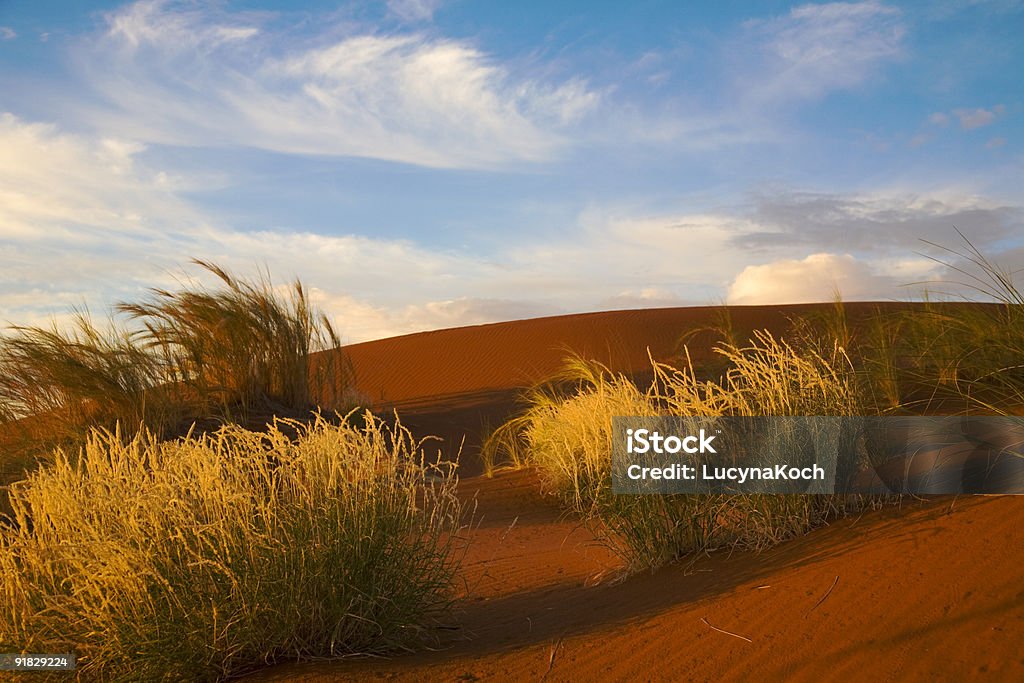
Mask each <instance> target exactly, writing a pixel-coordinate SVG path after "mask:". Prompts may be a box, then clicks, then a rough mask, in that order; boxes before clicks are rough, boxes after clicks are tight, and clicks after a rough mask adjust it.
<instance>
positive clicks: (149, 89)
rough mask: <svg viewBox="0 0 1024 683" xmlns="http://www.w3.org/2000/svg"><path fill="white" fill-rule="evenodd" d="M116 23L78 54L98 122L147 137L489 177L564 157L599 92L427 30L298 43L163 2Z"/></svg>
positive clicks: (340, 29)
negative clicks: (523, 70) (508, 167)
mask: <svg viewBox="0 0 1024 683" xmlns="http://www.w3.org/2000/svg"><path fill="white" fill-rule="evenodd" d="M107 21H108V29H107V30H106V31H105V32H104V33H103V35H102V36H99V37H95V38H93V39H91V40H88V41H86V42H85V43H84V44H83V45H81V46H80V51H79V53H78V54H77V55H76V60H77V61H78V62H79V63H81V64H82V65H83V78H84V80H85V82H86V83H87V84H88V85H90V86H91V87H92V88H93V89H94V91H95V92H96V93H97V94H98V95H99V104H98V106H97V108H96V109H95V110H94V113H93V116H94V119H95V122H96V124H97V125H98V126H99V125H102V126H107V127H115V128H116V129H118V130H121V131H123V132H124V134H125V135H130V136H132V137H134V138H136V139H139V140H143V141H146V142H153V143H169V144H183V145H200V146H222V145H234V146H249V147H257V148H261V149H266V150H272V151H278V152H288V153H296V154H304V155H337V156H354V157H369V158H376V159H385V160H389V161H398V162H404V163H411V164H418V165H422V166H430V167H439V168H491V167H496V166H502V165H505V164H509V163H517V162H536V161H544V160H549V159H551V158H553V157H555V156H556V155H558V154H559V153H560V151H561V150H563V149H564V148H565V147H566V145H567V144H568V139H567V137H566V136H565V134H564V131H565V129H566V126H568V125H569V124H571V123H574V122H576V121H578V120H579V118H580V117H581V116H583V115H584V114H586V112H587V111H588V110H589V109H590V108H592V107H593V106H594V105H595V104H596V103H597V101H598V100H599V97H600V96H599V94H598V93H597V92H596V91H594V90H592V89H591V88H590V87H589V86H588V85H587V83H586V82H584V81H582V80H580V79H569V80H566V81H562V82H547V81H538V80H534V79H531V78H528V77H517V76H516V75H515V74H513V73H512V72H511V71H509V70H508V69H507V68H505V67H503V66H501V65H499V64H497V63H495V62H494V61H493V60H492V59H491V58H490V57H489V56H488V55H487V54H486V53H485V52H483V51H481V50H479V49H478V48H476V47H475V46H473V45H472V44H469V43H466V42H461V41H456V40H445V39H440V38H433V37H429V36H425V35H420V34H404V35H382V34H380V33H376V32H373V31H360V30H358V29H354V28H352V27H345V26H325V27H321V30H320V31H319V33H318V34H317V35H311V36H306V37H305V38H304V39H303V40H301V41H299V40H296V39H295V36H294V34H293V33H290V32H289V31H288V30H286V29H278V30H275V29H274V24H273V22H271V21H269V20H267V19H266V18H265V17H261V16H259V15H253V14H238V15H236V14H228V13H224V12H220V11H217V10H215V9H208V8H206V7H204V6H201V7H199V8H197V7H196V6H195V5H192V4H188V5H179V4H176V3H167V2H139V3H136V4H133V5H129V6H128V7H126V8H124V9H122V10H119V11H117V12H114V13H112V14H110V15H109V16H108V18H107Z"/></svg>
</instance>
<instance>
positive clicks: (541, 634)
mask: <svg viewBox="0 0 1024 683" xmlns="http://www.w3.org/2000/svg"><path fill="white" fill-rule="evenodd" d="M802 310H804V311H806V310H807V309H806V307H802ZM867 310H869V307H867V306H864V307H860V308H858V307H856V306H855V307H853V310H852V311H851V312H852V314H853V315H854V316H856V315H858V314H861V313H863V312H864V311H867ZM793 312H794V309H792V308H789V310H781V309H765V308H749V309H736V310H735V311H734V312H733V322H734V324H735V325H736V327H737V329H738V331H739V332H740V333H741V334H745V332H746V331H748V330H749V329H750V328H751V327H754V326H757V327H762V326H765V325H769V326H781V325H783V324H784V323H785V319H786V315H788V314H792V313H793ZM713 314H714V311H713V309H661V310H654V311H628V312H615V313H601V314H593V315H583V316H566V317H561V318H551V319H542V320H533V321H523V322H517V323H502V324H498V325H486V326H479V327H473V328H462V329H458V330H445V331H440V332H431V333H424V334H418V335H409V336H406V337H400V338H396V339H391V340H384V341H380V342H371V343H368V344H360V345H357V346H353V347H350V351H351V355H352V358H353V361H354V363H355V365H356V371H357V373H358V376H359V382H360V386H361V387H362V389H363V391H364V392H365V393H367V394H368V395H373V396H375V398H376V399H377V400H378V401H379V402H380V401H382V402H383V403H384V404H385V405H387V406H388V407H391V406H395V407H397V408H399V409H400V410H401V411H402V414H403V415H404V416H406V417H404V418H403V420H404V421H405V422H407V423H409V424H413V425H414V426H415V427H416V428H417V430H420V429H423V430H425V431H431V432H434V433H444V435H445V436H446V437H447V438H449V440H450V441H458V440H460V439H462V438H463V437H466V438H467V440H468V442H469V443H470V444H471V445H472V443H478V442H479V438H480V432H481V431H482V430H483V429H484V428H485V427H486V426H487V424H488V423H490V424H497V422H498V421H500V420H501V419H503V418H504V417H505V416H507V415H508V413H509V411H510V410H512V409H513V408H514V391H515V387H516V386H521V385H523V384H527V383H529V382H531V381H535V380H537V379H540V378H541V377H543V376H545V375H546V374H549V373H550V372H551V371H553V370H554V369H557V367H558V365H559V363H560V362H561V358H562V355H563V350H564V349H565V348H567V347H568V348H572V349H574V350H576V351H578V352H581V353H583V354H585V355H590V356H596V357H598V358H599V359H600V360H603V361H605V362H608V363H609V364H611V365H612V366H613V367H615V368H616V369H620V370H636V369H643V368H644V367H646V363H647V347H648V346H650V348H651V351H652V353H653V354H654V355H655V356H656V357H662V358H664V357H667V356H670V355H672V354H673V353H674V352H675V350H676V348H677V347H676V342H677V340H678V338H679V334H680V332H681V330H682V329H683V328H686V327H694V326H699V325H700V324H707V323H713V322H714V320H713ZM469 454H470V457H469V458H468V462H467V467H466V470H465V471H464V477H467V476H468V475H469V474H471V473H472V472H473V471H474V465H473V462H472V460H473V459H472V455H473V451H472V448H470V452H469ZM460 486H461V494H462V495H463V496H464V497H466V498H467V499H474V500H476V501H477V503H478V525H477V526H476V527H475V528H474V529H472V530H471V531H469V532H468V534H467V536H468V538H469V540H470V544H469V546H468V550H467V556H466V561H465V566H464V570H463V575H462V578H463V583H464V586H463V588H462V596H461V597H462V598H463V600H462V601H461V603H460V605H461V606H460V608H459V610H458V612H457V613H456V614H454V615H453V618H452V624H453V625H454V624H457V625H458V627H459V628H458V629H456V630H448V631H444V632H442V633H441V637H442V639H443V643H444V646H443V647H442V648H441V649H440V650H438V651H435V652H427V653H421V654H416V655H410V656H404V657H397V658H395V659H392V660H371V661H365V660H363V661H360V660H350V661H342V662H334V663H326V664H315V665H303V666H295V665H285V666H281V667H277V668H274V669H270V670H267V671H264V672H262V673H260V674H259V675H257V676H255V677H254V679H255V680H261V681H299V680H301V681H326V680H338V679H341V680H346V679H347V680H364V679H374V678H388V679H390V678H395V679H398V680H409V681H413V680H416V681H419V680H482V679H490V680H505V679H514V680H515V679H518V680H540V679H542V678H545V677H546V679H547V680H574V681H576V680H672V679H675V680H782V679H796V680H808V681H810V680H820V679H822V678H825V679H830V680H864V679H869V680H934V679H936V678H937V679H941V680H963V679H965V678H981V677H985V678H989V679H991V680H1024V580H1022V579H1024V570H1022V567H1024V497H961V498H959V499H957V500H953V499H950V498H945V499H941V500H933V501H928V502H909V503H906V504H905V505H904V506H903V508H902V509H900V510H897V509H886V510H882V511H879V512H873V513H867V514H865V515H863V516H862V517H861V518H859V519H854V520H845V521H843V522H840V523H837V524H835V525H833V526H831V527H828V528H825V529H821V530H818V531H815V532H813V533H811V534H809V535H808V536H805V537H803V538H801V539H797V540H795V541H791V542H788V543H785V544H783V545H781V546H779V547H777V548H775V549H774V550H771V551H768V552H766V553H763V554H760V555H754V554H746V553H737V554H734V555H732V556H731V557H730V556H727V555H726V554H718V555H714V556H712V557H704V558H700V559H698V560H697V561H695V562H694V563H692V564H691V565H689V566H685V567H684V566H677V567H669V568H667V569H665V570H662V571H660V572H658V573H656V574H654V575H643V576H637V577H633V578H631V579H629V580H627V581H625V582H620V583H615V582H613V581H611V580H610V579H611V578H612V577H613V576H615V574H616V569H617V568H618V566H619V565H618V562H617V558H615V557H614V555H612V554H611V553H610V552H609V551H608V550H607V549H605V548H603V547H602V546H600V545H598V544H596V543H595V538H594V536H593V534H591V533H590V532H589V531H588V530H586V529H585V528H583V527H582V526H581V525H580V524H579V522H578V520H575V519H573V518H572V517H569V516H566V515H564V514H563V513H562V512H560V511H559V509H558V508H557V507H556V506H555V505H554V504H553V503H552V502H551V501H550V500H548V499H545V498H543V497H542V496H541V495H540V494H539V493H538V488H539V487H538V482H537V481H536V479H535V477H534V476H533V475H532V474H531V473H529V472H517V473H504V474H501V475H499V476H497V477H495V478H494V479H486V478H483V477H472V476H468V478H464V480H463V482H462V484H461V485H460ZM837 577H838V579H837ZM712 627H716V628H718V629H722V630H724V631H728V632H731V633H732V634H735V635H729V634H727V633H722V632H719V631H716V630H714V628H712ZM737 636H742V638H741V637H737ZM748 639H749V642H748Z"/></svg>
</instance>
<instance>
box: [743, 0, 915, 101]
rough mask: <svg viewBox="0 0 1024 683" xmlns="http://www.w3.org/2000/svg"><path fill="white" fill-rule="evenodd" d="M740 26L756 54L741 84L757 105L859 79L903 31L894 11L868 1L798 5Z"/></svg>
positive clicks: (896, 48)
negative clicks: (754, 68) (778, 13)
mask: <svg viewBox="0 0 1024 683" xmlns="http://www.w3.org/2000/svg"><path fill="white" fill-rule="evenodd" d="M746 28H747V34H746V36H745V38H744V40H745V41H749V42H750V44H752V45H754V46H755V47H756V50H757V52H758V53H759V55H760V57H761V59H759V60H757V61H756V62H755V63H757V64H759V66H758V68H757V69H756V71H754V72H752V73H750V74H749V76H748V77H745V78H744V83H743V85H744V86H745V87H746V88H747V89H748V90H749V94H748V97H749V98H750V100H751V101H753V102H756V103H758V104H759V105H761V106H764V105H765V104H768V103H775V104H785V103H792V102H794V101H799V100H807V99H816V98H819V97H821V96H823V95H825V94H827V93H829V92H831V91H834V90H845V89H849V88H853V87H855V86H859V85H861V84H863V83H864V82H865V81H867V80H868V79H869V77H870V76H872V75H874V74H875V73H876V71H877V69H878V68H879V66H880V65H882V64H884V63H886V62H890V61H892V60H894V59H896V58H897V57H899V56H900V54H901V50H902V40H903V37H904V34H905V28H904V26H903V25H902V23H901V20H900V11H899V10H897V9H895V8H892V7H888V6H885V5H882V4H881V3H878V2H873V1H868V2H859V3H844V2H836V3H828V4H821V5H802V6H799V7H795V8H793V9H792V10H790V12H789V13H788V14H787V15H785V16H780V17H776V18H773V19H768V20H755V21H749V22H747V24H746Z"/></svg>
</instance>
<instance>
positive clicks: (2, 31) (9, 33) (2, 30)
mask: <svg viewBox="0 0 1024 683" xmlns="http://www.w3.org/2000/svg"><path fill="white" fill-rule="evenodd" d="M17 37H18V34H17V33H16V32H15V30H14V29H13V28H11V27H10V26H0V40H14V39H15V38H17Z"/></svg>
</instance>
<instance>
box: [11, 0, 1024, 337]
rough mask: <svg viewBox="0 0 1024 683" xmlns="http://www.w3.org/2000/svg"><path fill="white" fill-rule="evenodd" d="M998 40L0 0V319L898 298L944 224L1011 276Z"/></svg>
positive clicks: (446, 312) (987, 19)
mask: <svg viewBox="0 0 1024 683" xmlns="http://www.w3.org/2000/svg"><path fill="white" fill-rule="evenodd" d="M1022 34H1024V3H1021V2H1012V1H1010V0H992V1H989V2H985V1H980V0H975V1H970V0H949V1H946V2H943V1H939V2H933V3H908V4H899V3H883V2H861V3H829V4H789V3H782V2H763V3H747V2H717V3H675V2H672V3H669V2H664V3H662V2H636V3H630V4H629V5H628V9H626V5H623V4H622V3H612V2H579V3H571V2H564V3H526V2H522V3H508V2H469V1H468V0H451V1H448V2H445V1H443V0H392V1H390V2H378V3H336V2H335V3H327V2H315V3H305V4H300V3H276V2H217V3H206V2H138V3H129V4H122V3H115V2H100V3H88V2H48V1H45V0H41V1H40V2H31V3H29V2H11V1H4V0H0V320H6V321H9V322H11V323H15V324H26V323H32V324H35V323H41V322H43V321H45V320H47V319H49V318H50V317H51V316H56V317H57V319H58V321H60V320H64V319H66V317H65V316H66V315H67V311H68V310H69V308H70V307H72V306H82V305H86V306H88V307H89V308H90V309H91V310H92V311H93V312H94V313H100V314H102V313H104V312H105V311H106V310H107V307H108V306H109V304H111V303H113V302H114V301H118V300H124V299H132V298H137V297H139V296H141V295H143V294H144V292H145V290H146V288H147V287H150V286H167V285H172V284H173V283H174V281H175V278H180V277H183V274H187V273H189V272H190V271H189V270H188V269H187V268H186V269H183V265H184V264H186V263H187V261H188V259H189V258H190V257H201V258H204V259H210V260H214V261H216V262H218V263H221V264H223V265H225V266H227V267H229V268H232V269H234V270H236V271H237V272H241V273H246V274H252V273H255V272H256V271H257V269H259V268H266V269H269V271H270V272H271V273H272V274H273V276H274V277H275V279H276V280H278V281H281V282H285V281H287V280H288V279H290V278H293V277H295V276H298V277H300V278H302V280H303V281H304V282H305V283H306V284H307V285H308V286H310V287H311V288H312V289H313V291H314V294H315V297H316V300H317V301H318V303H319V304H320V305H321V306H322V307H323V308H324V309H325V310H327V311H328V312H329V313H330V314H331V316H332V317H334V319H335V321H336V323H337V325H338V327H339V329H340V330H341V331H342V334H343V336H344V338H345V339H347V340H348V341H361V340H365V339H372V338H379V337H384V336H389V335H393V334H402V333H406V332H413V331H418V330H425V329H433V328H441V327H450V326H456V325H464V324H475V323H481V322H491V321H497V320H505V319H515V318H522V317H531V316H537V315H548V314H557V313H565V312H577V311H588V310H601V309H610V308H633V307H641V306H665V305H693V304H717V303H721V302H729V303H736V304H745V303H769V304H770V303H787V302H794V301H821V300H829V299H831V298H832V297H833V293H834V292H835V291H836V290H837V289H838V290H839V291H840V292H841V293H842V295H843V296H844V298H846V299H850V300H855V299H906V298H911V297H913V296H917V295H920V293H921V287H920V286H916V287H907V286H906V285H907V284H908V283H914V282H921V281H941V280H943V279H948V278H949V272H948V271H947V270H946V269H945V268H943V267H942V266H941V265H939V264H937V263H935V262H934V261H932V260H929V259H928V258H927V256H929V255H931V256H940V257H941V256H942V253H941V252H939V251H937V250H935V249H934V248H932V247H929V246H928V245H927V244H926V243H924V242H922V240H930V241H933V242H938V243H940V244H946V245H950V246H957V245H958V239H959V238H958V237H957V234H956V232H955V231H954V228H953V226H954V225H955V226H956V227H958V228H959V229H961V230H962V231H963V232H964V233H965V234H967V235H968V236H969V237H970V238H971V239H972V240H973V241H974V243H975V244H976V245H977V246H979V247H980V248H982V249H983V250H984V251H985V252H986V253H987V254H989V255H991V256H993V257H995V258H996V259H997V260H998V261H1000V262H1002V263H1003V264H1005V265H1006V266H1007V267H1011V268H1016V267H1022V266H1024V187H1022V184H1021V178H1022V177H1024V41H1021V40H1020V38H1019V37H1020V35H1022ZM192 272H194V271H192ZM931 287H932V288H933V289H938V290H949V289H955V287H956V286H955V285H954V284H946V285H943V284H933V285H931Z"/></svg>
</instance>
